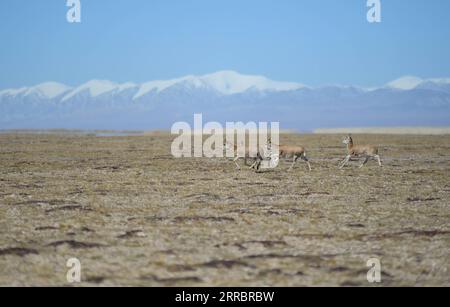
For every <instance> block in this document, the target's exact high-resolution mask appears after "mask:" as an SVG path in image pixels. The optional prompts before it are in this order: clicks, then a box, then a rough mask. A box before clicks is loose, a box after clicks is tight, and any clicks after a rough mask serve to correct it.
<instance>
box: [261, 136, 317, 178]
mask: <svg viewBox="0 0 450 307" xmlns="http://www.w3.org/2000/svg"><path fill="white" fill-rule="evenodd" d="M269 146H270V149H278V152H279V157H280V159H292V164H291V167H290V168H289V171H291V170H292V169H293V168H294V166H295V163H296V162H297V160H298V159H299V158H300V159H302V160H303V161H305V162H306V164H307V165H308V169H309V171H311V170H312V168H311V164H310V163H309V159H308V157H307V156H306V150H305V148H304V147H301V146H290V145H276V144H272V143H271V142H270V141H269Z"/></svg>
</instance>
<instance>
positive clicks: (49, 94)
mask: <svg viewBox="0 0 450 307" xmlns="http://www.w3.org/2000/svg"><path fill="white" fill-rule="evenodd" d="M70 89H71V87H70V86H67V85H65V84H61V83H57V82H45V83H41V84H39V85H36V86H33V87H31V88H29V89H28V90H27V91H26V93H25V95H31V94H38V95H39V96H41V97H44V98H48V99H53V98H55V97H58V96H60V95H62V94H63V93H65V92H67V91H69V90H70Z"/></svg>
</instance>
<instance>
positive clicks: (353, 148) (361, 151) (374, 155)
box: [339, 135, 383, 169]
mask: <svg viewBox="0 0 450 307" xmlns="http://www.w3.org/2000/svg"><path fill="white" fill-rule="evenodd" d="M342 143H344V144H345V145H347V151H348V155H347V156H346V157H345V159H344V160H343V161H342V162H341V164H340V166H339V168H340V169H342V168H343V167H344V166H345V165H347V163H348V162H349V161H350V159H351V158H353V157H357V158H358V157H364V158H365V159H364V161H363V163H362V164H361V165H360V166H359V168H362V167H363V166H364V165H366V163H367V162H368V161H369V160H370V159H376V160H377V161H378V165H379V166H380V167H382V166H383V165H382V164H381V158H380V155H379V154H378V151H379V150H378V147H377V146H373V145H354V144H353V139H352V136H351V135H348V136H346V137H345V138H344V140H343V141H342Z"/></svg>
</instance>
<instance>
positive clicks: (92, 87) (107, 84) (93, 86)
mask: <svg viewBox="0 0 450 307" xmlns="http://www.w3.org/2000/svg"><path fill="white" fill-rule="evenodd" d="M118 87H119V85H118V84H117V83H114V82H111V81H108V80H91V81H89V82H86V83H85V84H82V85H80V86H79V87H77V88H76V89H74V90H73V91H71V92H70V93H68V94H67V95H66V96H64V97H63V99H62V101H66V100H69V99H70V98H72V97H74V96H76V95H77V94H80V93H82V92H85V91H88V92H89V94H90V96H91V97H97V96H100V95H102V94H105V93H108V92H111V91H113V90H115V89H116V88H118Z"/></svg>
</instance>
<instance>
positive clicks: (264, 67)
mask: <svg viewBox="0 0 450 307" xmlns="http://www.w3.org/2000/svg"><path fill="white" fill-rule="evenodd" d="M381 2H382V18H383V20H382V23H381V24H369V23H368V22H367V20H366V13H367V8H366V0H342V1H341V0H278V1H275V0H109V1H108V0H81V3H82V23H81V24H69V23H67V21H66V12H67V10H68V8H67V7H66V6H65V4H66V0H40V1H35V0H33V1H30V0H1V1H0V42H1V43H0V44H1V45H0V88H7V87H18V86H29V85H34V84H37V83H40V82H44V81H49V80H52V81H59V82H63V83H66V84H69V85H77V84H80V83H83V82H85V81H88V80H90V79H109V80H112V81H117V82H124V81H133V82H143V81H148V80H154V79H166V78H173V77H178V76H182V75H186V74H205V73H210V72H214V71H218V70H224V69H232V70H236V71H239V72H241V73H248V74H261V75H265V76H267V77H269V78H272V79H277V80H287V81H297V82H302V83H305V84H308V85H312V86H315V85H322V84H354V85H364V86H372V85H381V84H384V83H386V82H387V81H390V80H392V79H396V78H398V77H400V76H403V75H416V76H419V77H423V78H429V77H450V1H448V0H431V1H430V0H381Z"/></svg>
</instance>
